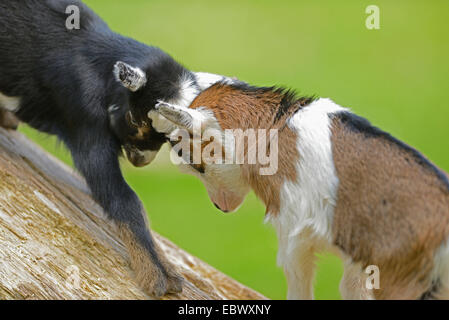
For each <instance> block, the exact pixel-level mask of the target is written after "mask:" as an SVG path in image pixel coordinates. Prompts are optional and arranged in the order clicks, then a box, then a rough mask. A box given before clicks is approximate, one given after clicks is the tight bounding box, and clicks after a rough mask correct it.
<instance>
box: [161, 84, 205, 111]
mask: <svg viewBox="0 0 449 320" xmlns="http://www.w3.org/2000/svg"><path fill="white" fill-rule="evenodd" d="M200 93H201V91H199V90H198V88H197V86H195V83H194V81H193V80H192V79H189V78H188V77H186V76H182V77H181V78H180V79H179V97H178V98H177V99H172V100H170V101H167V102H168V103H170V104H174V105H178V106H182V107H186V108H187V107H189V106H190V104H191V103H192V102H193V100H194V99H195V98H196V97H197V96H198V95H199V94H200Z"/></svg>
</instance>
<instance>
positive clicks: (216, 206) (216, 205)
mask: <svg viewBox="0 0 449 320" xmlns="http://www.w3.org/2000/svg"><path fill="white" fill-rule="evenodd" d="M214 206H215V208H217V209H218V210H220V211H222V212H224V213H228V212H229V210H223V209H222V208H220V207H219V206H218V204H216V203H215V202H214Z"/></svg>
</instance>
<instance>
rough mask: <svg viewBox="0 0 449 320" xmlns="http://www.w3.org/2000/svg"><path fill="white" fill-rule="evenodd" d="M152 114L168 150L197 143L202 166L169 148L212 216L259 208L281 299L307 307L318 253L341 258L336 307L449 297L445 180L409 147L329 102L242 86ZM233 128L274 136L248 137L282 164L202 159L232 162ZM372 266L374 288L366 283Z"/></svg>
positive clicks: (217, 89)
mask: <svg viewBox="0 0 449 320" xmlns="http://www.w3.org/2000/svg"><path fill="white" fill-rule="evenodd" d="M149 117H150V118H151V119H152V121H153V126H154V127H155V129H156V130H158V131H160V132H164V133H166V134H167V136H169V137H170V138H171V140H172V145H174V147H177V144H176V142H177V141H180V139H179V138H180V137H183V134H182V133H181V131H186V132H187V138H190V137H191V136H193V138H194V139H193V141H195V139H196V138H200V139H201V140H200V143H199V144H198V145H199V147H200V148H201V150H202V151H203V152H202V156H203V158H202V159H200V161H199V162H196V163H193V164H192V161H190V162H189V160H192V159H191V158H192V156H191V155H187V156H186V155H185V150H181V149H179V148H178V149H177V150H178V154H179V156H181V157H182V158H184V162H183V163H181V166H182V167H183V168H184V169H185V170H187V172H189V173H191V174H194V175H196V176H198V177H199V178H200V179H201V180H202V181H203V183H204V185H205V186H206V188H207V190H208V192H209V196H210V198H211V200H212V201H213V202H214V203H215V205H216V206H217V207H218V208H220V209H221V210H223V211H225V212H228V211H233V210H235V209H236V208H237V207H238V206H239V205H240V204H241V203H242V202H243V199H244V198H245V196H246V194H247V193H248V192H249V191H250V189H252V190H254V192H255V193H256V195H257V196H258V197H259V198H260V199H261V200H262V201H263V202H264V203H265V205H266V208H267V210H266V219H267V220H268V221H270V222H271V223H272V224H273V225H274V227H275V229H276V231H277V235H278V240H279V252H278V263H279V264H280V265H281V266H282V267H283V269H284V271H285V274H286V277H287V281H288V298H289V299H312V298H313V278H314V271H315V260H316V253H317V252H320V251H324V250H330V251H332V252H336V253H338V254H339V255H340V256H341V257H342V259H343V261H344V264H345V273H344V277H343V279H342V281H341V284H340V290H341V294H342V296H343V298H346V299H419V298H448V297H449V246H448V236H449V181H448V176H447V175H446V174H445V173H444V172H442V171H441V170H440V169H438V168H437V167H436V166H434V165H433V164H432V163H431V162H430V161H428V160H427V159H426V158H425V157H424V156H422V155H421V154H420V153H419V152H418V151H416V150H415V149H413V148H411V147H409V146H407V145H406V144H404V143H402V142H400V141H399V140H397V139H395V138H393V137H392V136H391V135H389V134H387V133H385V132H383V131H381V130H379V129H377V128H375V127H373V126H371V124H370V123H369V122H368V121H366V120H365V119H363V118H360V117H358V116H356V115H355V114H353V113H351V112H350V111H349V110H348V109H345V108H343V107H341V106H339V105H337V104H335V103H334V102H332V101H331V100H329V99H313V98H304V97H303V98H298V97H295V95H294V94H292V93H291V92H289V91H285V90H280V89H274V88H256V87H250V86H248V85H246V84H236V83H234V84H225V83H217V84H214V85H212V86H211V87H210V88H209V89H207V90H205V91H204V92H203V93H201V94H200V95H199V96H198V97H197V98H196V99H195V100H194V101H193V102H192V104H191V106H190V107H189V108H185V107H180V106H176V105H170V104H167V103H163V102H161V103H160V104H159V105H158V106H157V111H152V112H150V114H149ZM195 126H196V127H197V128H199V130H200V134H198V133H196V134H195V133H194V127H195ZM235 129H240V131H241V130H243V131H245V130H247V129H256V130H258V129H265V130H270V131H272V130H276V132H277V135H276V138H277V141H275V140H273V137H274V136H271V135H270V138H268V139H265V138H266V137H267V136H268V133H266V134H262V135H260V134H259V135H258V136H257V140H258V141H257V144H259V147H260V146H261V145H264V144H265V147H267V148H266V149H264V150H269V151H270V152H275V151H277V153H278V155H279V156H278V158H277V161H278V163H277V165H276V169H277V171H276V172H275V173H274V174H272V175H266V174H261V169H263V168H262V167H263V166H262V165H261V164H260V163H255V164H254V163H253V164H249V163H245V161H244V163H230V162H228V161H221V163H220V161H215V162H213V161H212V162H211V161H205V159H204V154H207V155H209V156H210V157H212V158H214V159H215V160H216V159H217V154H218V158H219V159H225V158H226V159H229V158H231V159H235V157H236V153H237V151H236V144H235V141H236V140H237V137H236V132H238V130H235ZM233 130H234V131H233ZM207 131H209V132H207ZM211 132H212V134H211ZM217 133H218V136H219V137H220V136H221V137H223V139H222V140H220V139H217V138H216V137H217ZM211 136H214V139H211V138H210V137H211ZM262 138H264V139H265V140H266V142H262V143H261V144H260V143H259V142H260V141H259V140H260V139H262ZM265 140H264V141H265ZM232 142H234V143H232ZM274 142H276V143H274ZM179 143H181V142H179ZM190 144H195V142H192V141H191V142H190V143H189V146H190ZM211 144H214V147H213V148H211ZM275 144H276V145H275ZM205 149H208V150H206V151H207V152H204V151H205ZM250 149H251V145H248V148H246V149H245V151H244V152H245V154H244V158H245V159H246V160H248V158H249V156H248V152H249V150H250ZM183 153H184V154H183ZM186 158H187V160H186ZM372 266H374V269H376V270H378V271H379V279H378V280H380V283H378V285H380V287H376V286H374V288H373V286H369V285H368V283H367V280H369V279H368V278H367V277H368V274H367V273H366V271H367V270H374V269H373V268H368V269H367V267H372Z"/></svg>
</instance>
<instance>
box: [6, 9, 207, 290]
mask: <svg viewBox="0 0 449 320" xmlns="http://www.w3.org/2000/svg"><path fill="white" fill-rule="evenodd" d="M69 5H76V6H77V7H78V8H79V10H80V29H73V30H69V29H67V28H66V20H67V18H68V14H66V13H65V12H66V8H67V7H68V6H69ZM204 75H205V78H204V79H205V80H204V79H203V82H204V81H206V82H207V81H208V79H209V76H208V75H207V74H204ZM197 80H198V78H197V75H196V74H194V73H192V72H190V71H188V70H187V69H185V68H184V67H183V66H181V65H180V64H178V63H177V62H176V61H174V60H173V59H172V58H171V57H170V56H169V55H167V54H166V53H164V52H163V51H161V50H160V49H158V48H155V47H151V46H147V45H144V44H142V43H139V42H137V41H135V40H133V39H130V38H127V37H124V36H121V35H119V34H117V33H114V32H112V31H111V30H110V29H109V28H108V26H107V25H106V23H104V22H103V21H102V20H101V18H99V17H98V16H97V15H96V14H95V13H94V12H92V11H91V10H90V9H89V8H88V7H87V6H85V5H84V4H83V3H82V2H80V1H78V0H70V1H68V0H59V1H57V0H21V1H17V0H2V1H1V2H0V121H1V122H3V125H7V126H14V123H13V124H12V125H11V121H9V120H10V119H11V117H10V116H7V114H6V112H8V113H11V112H12V113H13V114H14V115H15V116H16V117H17V118H19V120H20V121H23V122H25V123H28V124H29V125H30V126H31V127H33V128H36V129H37V130H39V131H42V132H45V133H48V134H52V135H56V136H57V137H58V138H59V139H60V140H61V141H63V143H64V144H65V145H66V146H67V148H68V149H69V150H70V152H71V155H72V157H73V160H74V163H75V166H76V168H77V169H78V170H79V171H80V172H81V174H82V175H83V176H84V177H85V179H86V181H87V184H88V185H89V187H90V190H91V192H92V195H93V197H94V198H95V199H96V201H98V202H99V204H100V205H101V206H102V207H103V208H104V210H105V212H106V213H107V215H108V217H109V218H110V219H112V220H113V221H114V223H115V225H116V226H117V229H118V233H119V235H120V237H121V238H122V240H123V241H124V242H125V244H126V246H127V248H128V250H129V253H130V257H131V261H132V266H133V268H134V270H135V272H136V276H137V279H138V281H139V283H140V285H141V286H142V287H143V288H144V289H145V290H146V291H147V292H148V293H150V294H151V295H153V296H156V297H159V296H162V295H164V294H166V293H168V292H179V291H181V290H182V282H183V280H182V277H181V276H180V275H179V274H178V273H177V272H176V270H175V269H174V267H173V266H172V265H171V264H170V263H169V262H168V261H167V260H166V258H165V257H164V256H163V254H162V253H161V252H160V250H159V249H158V247H157V244H156V243H155V242H154V240H153V239H152V236H151V233H150V231H149V229H148V223H147V221H146V213H145V211H144V209H143V206H142V204H141V202H140V201H139V199H138V197H137V196H136V194H135V193H134V192H133V190H132V189H131V188H130V187H129V186H128V185H127V183H126V182H125V180H124V178H123V176H122V173H121V170H120V166H119V160H118V157H119V155H120V153H121V147H122V146H124V147H125V150H126V153H127V155H128V158H129V160H131V162H132V163H133V164H134V165H137V166H141V165H145V164H147V163H149V162H150V161H151V160H152V158H153V157H154V155H155V153H156V152H157V151H158V150H159V148H160V147H161V145H162V144H163V143H164V142H165V137H164V136H163V135H162V134H158V133H156V132H155V131H154V130H152V128H151V124H150V123H143V124H142V122H143V120H140V119H139V114H142V118H141V119H148V118H147V117H146V115H147V113H148V112H149V111H150V110H151V109H152V108H154V105H155V104H156V102H157V101H158V100H164V101H176V103H178V104H182V105H186V106H188V105H189V104H190V102H191V101H192V100H193V98H194V97H195V96H196V95H197V94H198V93H199V91H200V89H201V87H202V85H204V83H201V81H197ZM2 109H3V110H2ZM108 110H109V111H111V110H112V111H114V110H116V112H112V114H113V117H112V121H111V122H112V125H111V124H110V121H109V120H110V119H109V115H108ZM128 110H134V112H133V113H132V114H133V115H134V118H132V119H131V117H130V116H129V114H130V113H129V112H127V111H128ZM6 120H8V121H6ZM127 120H128V121H132V122H135V121H137V123H138V124H139V126H136V128H137V127H138V128H139V129H138V130H137V129H136V131H135V132H131V133H130V132H129V131H130V130H133V129H132V128H133V127H132V126H131V127H130V126H128V124H129V123H128V122H127ZM0 125H1V123H0ZM130 128H131V129H130ZM142 128H143V129H142Z"/></svg>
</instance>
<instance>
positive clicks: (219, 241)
mask: <svg viewBox="0 0 449 320" xmlns="http://www.w3.org/2000/svg"><path fill="white" fill-rule="evenodd" d="M85 2H86V3H87V4H88V5H89V6H91V7H92V8H93V9H94V10H95V11H96V12H97V13H98V14H99V15H100V16H101V17H102V18H103V19H105V20H106V22H108V23H109V25H110V27H111V28H112V29H114V30H115V31H118V32H120V33H122V34H125V35H128V36H131V37H133V38H135V39H137V40H139V41H142V42H144V43H147V44H151V45H156V46H159V47H161V48H162V49H164V50H165V51H167V52H169V53H170V54H171V55H172V56H173V57H175V58H176V59H177V60H178V61H180V62H182V63H183V64H185V65H186V66H187V67H189V68H190V69H191V70H195V71H208V72H213V73H219V74H225V75H229V76H236V77H238V78H240V79H242V80H245V81H248V82H250V83H252V84H256V85H275V84H276V85H285V86H288V87H291V88H296V89H298V90H299V91H300V92H303V93H306V94H317V95H320V96H323V97H331V98H332V99H333V100H334V101H336V102H337V103H339V104H341V105H343V106H346V107H350V108H351V109H352V110H353V111H355V112H356V113H358V114H360V115H362V116H365V117H367V118H368V119H370V120H371V121H372V122H373V123H374V124H376V125H378V126H380V127H381V128H383V129H384V130H387V131H389V132H391V133H392V134H393V135H395V136H396V137H398V138H400V139H402V140H404V141H405V142H407V143H409V144H411V145H412V146H414V147H416V148H418V149H419V150H421V151H422V152H423V153H424V154H426V155H427V156H428V157H429V158H430V159H431V160H433V161H434V162H435V163H436V164H437V165H438V166H440V167H441V168H442V169H444V170H446V171H448V170H449V139H448V137H449V126H448V119H449V105H448V101H449V82H448V75H449V61H448V57H449V40H448V39H449V28H448V22H447V21H448V18H449V1H447V0H440V1H438V0H432V1H429V0H428V1H424V0H423V1H412V0H395V1H387V0H375V1H374V0H370V1H363V0H351V1H350V0H348V1H334V0H326V1H297V0H294V1H268V0H252V1H249V0H227V1H207V0H192V1H190V0H189V1H185V0H169V1H168V0H151V1H148V0H130V1H123V0H85ZM370 4H375V5H378V6H379V7H380V19H381V20H380V24H381V29H380V30H367V29H366V28H365V19H366V17H367V15H366V14H365V8H366V7H367V6H368V5H370ZM21 130H22V131H23V132H25V133H26V134H27V135H28V136H30V137H31V138H32V139H34V140H35V141H37V142H38V143H40V144H41V145H42V146H43V147H44V148H45V149H47V150H49V151H50V152H52V153H54V154H56V155H57V156H58V157H60V158H61V159H63V160H64V161H66V162H68V163H70V157H69V156H68V154H67V153H66V152H65V151H64V149H63V148H58V147H56V143H55V140H54V139H53V138H48V137H45V136H44V135H42V134H39V133H36V132H35V131H33V130H31V129H29V128H28V127H26V126H22V127H21ZM123 168H124V172H125V175H126V178H127V180H128V182H129V183H130V184H131V186H132V187H133V188H134V189H135V190H136V191H137V193H138V194H139V196H140V198H141V199H142V200H143V202H144V204H145V207H146V209H147V210H148V212H149V216H150V220H151V223H152V228H153V229H154V230H156V231H157V232H159V233H161V234H162V235H164V236H166V237H168V238H170V239H171V240H172V241H174V242H175V243H177V244H178V245H179V246H181V247H182V248H184V249H186V250H187V251H189V252H191V253H193V254H194V255H197V256H198V257H200V258H202V259H203V260H205V261H207V262H208V263H210V264H211V265H213V266H215V267H216V268H218V269H220V270H222V271H223V272H225V273H227V274H229V275H230V276H232V277H234V278H235V279H237V280H239V281H241V282H242V283H244V284H246V285H248V286H250V287H252V288H254V289H256V290H258V291H260V292H261V293H263V294H265V295H266V296H267V297H269V298H274V299H284V298H285V297H286V282H285V278H284V276H283V273H282V270H281V269H279V268H278V267H276V251H277V249H276V248H277V243H276V237H275V234H274V231H273V229H272V228H271V227H270V226H268V225H264V224H263V218H264V208H263V205H262V204H261V203H260V202H259V201H258V200H257V199H256V198H255V197H254V195H251V196H250V197H249V198H248V199H247V200H246V202H245V204H244V205H243V207H242V208H241V209H240V210H239V211H238V212H237V213H235V214H231V215H224V214H222V213H220V212H218V211H217V210H216V209H215V208H214V206H213V205H212V204H211V203H210V201H209V199H208V197H207V193H206V191H205V189H204V188H203V186H202V185H201V183H200V182H199V181H197V180H196V179H194V178H193V177H190V176H185V175H182V174H180V173H178V171H177V169H176V168H175V167H173V166H172V165H171V164H170V163H169V161H168V156H167V153H166V151H165V152H163V153H161V154H160V155H159V156H158V158H157V160H156V162H155V163H154V164H152V165H151V166H149V167H147V168H145V169H139V170H137V169H134V168H131V167H130V166H129V165H128V164H126V163H123ZM341 274H342V264H341V262H340V261H339V260H338V259H337V258H336V257H333V256H331V255H328V254H325V253H324V254H323V255H321V256H320V260H319V270H318V274H317V279H316V285H315V296H316V298H318V299H338V298H340V295H339V293H338V282H339V278H340V277H341Z"/></svg>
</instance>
